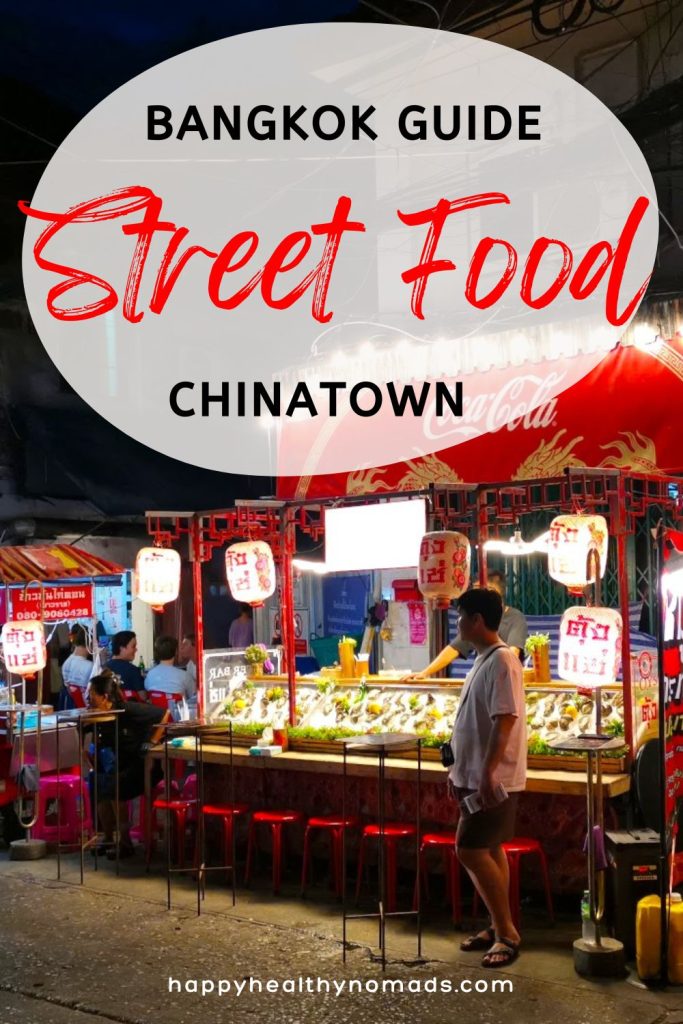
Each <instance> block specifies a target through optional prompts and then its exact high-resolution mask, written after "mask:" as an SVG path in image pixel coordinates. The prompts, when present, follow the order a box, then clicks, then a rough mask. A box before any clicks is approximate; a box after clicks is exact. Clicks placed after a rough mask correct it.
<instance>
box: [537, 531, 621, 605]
mask: <svg viewBox="0 0 683 1024" xmlns="http://www.w3.org/2000/svg"><path fill="white" fill-rule="evenodd" d="M608 537H609V534H608V531H607V521H606V520H605V518H604V517H603V516H582V515H568V516H556V517H555V518H554V519H553V521H552V523H551V524H550V534H549V538H548V572H549V573H550V576H551V577H552V578H553V579H554V580H557V582H558V583H563V584H564V585H565V587H568V588H569V589H570V590H582V589H583V588H584V587H586V586H588V584H589V583H591V582H593V579H594V575H595V570H594V568H593V564H594V561H595V555H593V556H592V557H591V553H592V552H595V553H596V554H597V560H598V562H599V567H600V576H601V577H602V576H604V575H605V569H606V568H607V541H608Z"/></svg>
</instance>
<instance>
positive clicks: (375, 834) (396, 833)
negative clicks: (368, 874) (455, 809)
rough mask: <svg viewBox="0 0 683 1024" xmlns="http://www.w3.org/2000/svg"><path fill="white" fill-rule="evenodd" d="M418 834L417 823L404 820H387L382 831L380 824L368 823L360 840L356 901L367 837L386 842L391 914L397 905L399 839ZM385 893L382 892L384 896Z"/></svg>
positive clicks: (387, 879) (387, 890)
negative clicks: (408, 822) (397, 850)
mask: <svg viewBox="0 0 683 1024" xmlns="http://www.w3.org/2000/svg"><path fill="white" fill-rule="evenodd" d="M416 834H417V828H416V826H415V825H408V824H406V823H405V822H403V821H388V822H385V824H384V827H383V829H382V832H381V833H380V828H379V825H377V824H373V825H366V826H365V828H364V829H363V834H362V836H361V841H360V853H359V855H358V877H357V879H356V903H357V902H358V900H359V898H360V887H361V883H362V880H363V868H364V866H365V841H366V840H367V839H380V840H381V841H383V842H384V850H385V853H386V874H385V885H386V904H387V913H388V914H391V913H392V912H393V911H394V909H395V907H396V844H397V843H398V841H399V839H406V838H408V837H410V836H415V835H416ZM383 896H384V894H382V898H383Z"/></svg>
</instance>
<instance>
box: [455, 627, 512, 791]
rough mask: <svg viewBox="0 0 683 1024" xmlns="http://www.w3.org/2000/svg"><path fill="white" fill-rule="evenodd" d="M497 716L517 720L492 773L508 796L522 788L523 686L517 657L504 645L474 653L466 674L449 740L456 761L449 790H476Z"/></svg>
mask: <svg viewBox="0 0 683 1024" xmlns="http://www.w3.org/2000/svg"><path fill="white" fill-rule="evenodd" d="M497 715H514V716H515V718H516V721H515V724H514V725H513V727H512V731H511V733H510V735H509V737H508V742H507V745H506V748H505V752H504V754H503V757H502V759H501V761H500V763H499V764H498V767H497V768H496V770H495V772H494V780H495V782H502V783H503V785H504V786H505V788H506V789H507V791H508V793H515V792H519V791H520V790H522V789H524V787H525V785H526V756H527V731H526V706H525V702H524V684H523V682H522V666H521V663H520V661H519V658H518V657H517V656H516V655H515V654H513V653H512V651H511V650H510V648H509V647H505V646H501V647H498V648H496V649H494V650H492V649H491V648H489V649H488V651H484V653H483V654H479V655H478V656H477V658H476V659H475V662H474V665H473V666H472V668H471V670H470V671H469V672H468V674H467V678H466V680H465V683H464V686H463V688H462V694H461V697H460V704H459V706H458V713H457V715H456V716H455V722H454V724H453V734H452V736H451V747H452V749H453V755H454V757H455V763H454V764H453V765H452V767H451V768H450V770H449V772H448V774H449V777H450V779H451V781H452V783H453V785H454V786H456V787H458V788H461V789H478V788H479V784H480V783H481V775H482V767H483V764H484V758H485V756H486V748H487V746H488V742H489V737H490V735H491V731H492V729H493V724H494V718H495V717H496V716H497Z"/></svg>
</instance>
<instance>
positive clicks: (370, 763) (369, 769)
mask: <svg viewBox="0 0 683 1024" xmlns="http://www.w3.org/2000/svg"><path fill="white" fill-rule="evenodd" d="M163 756H164V748H163V746H158V747H154V748H153V749H152V750H151V751H150V752H149V754H148V758H155V759H159V760H162V759H163ZM232 756H233V763H234V764H235V765H236V766H237V767H239V768H255V769H257V770H260V771H295V772H312V773H314V774H316V775H320V774H325V775H341V774H342V771H343V760H342V757H341V755H338V756H335V755H333V754H332V755H327V756H325V757H321V755H320V754H308V753H300V752H299V751H287V752H286V753H284V754H278V755H276V756H275V757H252V756H251V755H250V754H249V751H248V749H247V748H246V747H233V751H232ZM195 757H196V753H195V750H194V748H191V747H172V748H171V749H170V750H169V759H170V760H181V761H192V760H194V759H195ZM229 758H230V751H229V749H228V748H227V747H224V746H217V745H211V744H208V743H206V744H204V762H205V763H206V764H227V763H228V761H229ZM385 768H386V777H387V779H392V780H393V779H395V780H400V781H406V782H412V781H414V779H415V772H416V770H417V761H409V760H404V759H401V758H397V757H388V758H387V759H386V761H385ZM346 770H347V774H348V775H349V776H354V777H361V778H363V777H364V778H372V777H376V775H377V758H374V757H365V756H360V755H357V754H355V755H351V754H349V756H348V757H347V759H346ZM445 778H446V770H445V768H443V767H442V766H441V765H440V764H439V763H438V762H437V761H423V762H422V780H423V782H437V783H438V782H445ZM602 780H603V786H604V793H605V796H608V797H612V796H620V795H621V794H622V793H628V791H629V789H630V787H631V778H630V776H629V775H627V774H620V775H607V774H603V777H602ZM526 792H528V793H557V794H562V795H564V796H579V797H585V796H586V779H585V776H584V775H583V774H582V773H581V772H568V771H549V770H539V769H533V768H530V769H529V771H528V772H527V785H526Z"/></svg>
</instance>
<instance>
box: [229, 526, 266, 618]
mask: <svg viewBox="0 0 683 1024" xmlns="http://www.w3.org/2000/svg"><path fill="white" fill-rule="evenodd" d="M225 574H226V576H227V579H228V586H229V587H230V593H231V594H232V596H233V597H234V599H235V600H236V601H241V602H243V603H244V604H250V605H252V606H253V607H254V608H257V607H258V606H259V605H262V604H263V602H264V601H265V600H266V598H267V597H270V595H271V594H272V593H274V591H275V562H274V561H273V552H272V551H271V550H270V545H269V544H266V542H265V541H262V540H247V541H242V542H240V543H239V544H231V545H230V547H229V548H228V550H227V551H226V552H225Z"/></svg>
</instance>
